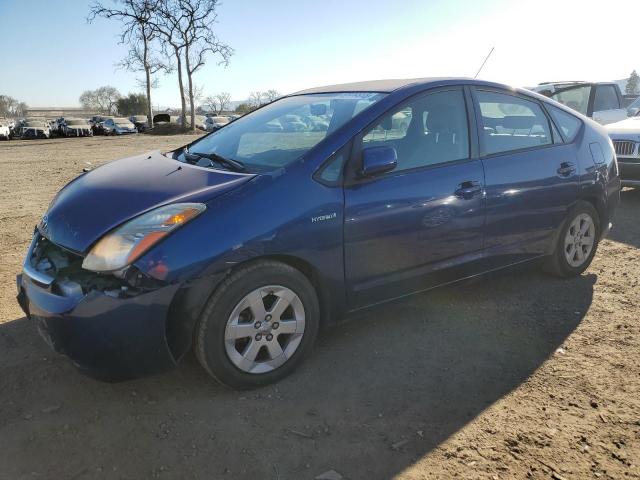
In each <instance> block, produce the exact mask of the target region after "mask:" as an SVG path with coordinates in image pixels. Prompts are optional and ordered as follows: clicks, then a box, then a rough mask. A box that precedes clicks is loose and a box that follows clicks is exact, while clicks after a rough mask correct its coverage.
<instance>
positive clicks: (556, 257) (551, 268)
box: [544, 201, 602, 278]
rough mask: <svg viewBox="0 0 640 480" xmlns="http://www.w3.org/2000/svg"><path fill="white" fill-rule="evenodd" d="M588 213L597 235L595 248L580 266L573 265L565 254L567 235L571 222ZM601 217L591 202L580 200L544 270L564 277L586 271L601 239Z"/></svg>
mask: <svg viewBox="0 0 640 480" xmlns="http://www.w3.org/2000/svg"><path fill="white" fill-rule="evenodd" d="M583 214H586V215H588V216H589V217H591V219H592V221H593V224H594V227H595V235H594V238H593V248H592V249H591V251H590V252H589V255H587V256H586V257H585V259H584V261H583V262H582V263H581V264H580V265H579V266H573V265H571V264H569V261H568V260H567V258H566V255H565V237H566V236H567V232H568V231H569V228H570V227H571V223H572V222H573V221H574V220H575V219H576V218H577V217H578V216H579V215H583ZM601 231H602V230H601V227H600V217H599V215H598V211H597V210H596V209H595V208H594V207H593V205H592V204H591V203H589V202H585V201H580V202H579V203H578V204H577V205H576V206H575V207H574V208H572V209H571V211H570V212H569V214H568V215H567V218H566V220H565V222H564V225H563V226H562V230H560V234H559V235H558V238H557V240H556V246H555V250H554V252H553V254H552V255H551V256H549V258H548V259H547V261H546V262H545V265H544V270H545V271H546V272H548V273H550V274H552V275H555V276H557V277H562V278H569V277H576V276H578V275H580V274H581V273H582V272H584V271H585V270H586V269H587V268H589V265H591V262H592V260H593V257H594V256H595V254H596V251H597V250H598V243H599V241H600V234H601Z"/></svg>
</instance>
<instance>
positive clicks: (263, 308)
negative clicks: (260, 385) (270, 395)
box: [224, 285, 305, 374]
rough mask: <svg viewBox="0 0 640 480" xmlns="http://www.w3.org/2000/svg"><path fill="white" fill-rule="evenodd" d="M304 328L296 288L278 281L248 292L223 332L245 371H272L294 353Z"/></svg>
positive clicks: (229, 352)
mask: <svg viewBox="0 0 640 480" xmlns="http://www.w3.org/2000/svg"><path fill="white" fill-rule="evenodd" d="M304 328H305V312H304V306H303V304H302V301H301V300H300V297H298V295H297V294H296V293H295V292H293V291H292V290H291V289H289V288H286V287H283V286H279V285H269V286H264V287H260V288H257V289H255V290H253V291H252V292H250V293H249V294H247V295H245V296H244V297H243V298H242V299H241V300H240V301H239V302H238V304H237V305H236V306H235V308H234V309H233V311H232V312H231V315H230V316H229V319H228V320H227V325H226V328H225V333H224V344H225V350H226V353H227V356H228V357H229V359H230V360H231V362H232V363H233V364H234V365H235V366H236V367H237V368H239V369H240V370H242V371H244V372H247V373H255V374H258V373H266V372H270V371H272V370H275V369H276V368H278V367H280V366H281V365H283V364H284V363H285V362H286V361H287V360H288V359H290V358H291V357H292V356H293V354H294V353H295V351H296V350H297V349H298V346H299V345H300V342H301V341H302V337H303V335H304Z"/></svg>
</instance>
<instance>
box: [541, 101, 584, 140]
mask: <svg viewBox="0 0 640 480" xmlns="http://www.w3.org/2000/svg"><path fill="white" fill-rule="evenodd" d="M547 110H548V112H549V115H551V118H552V119H553V121H554V123H555V124H556V125H557V127H558V128H559V129H560V131H561V132H562V138H563V139H564V141H565V142H567V143H571V142H573V140H574V139H575V138H576V135H577V134H578V132H579V131H580V126H581V125H582V122H581V121H580V120H579V119H577V118H576V117H574V116H573V115H571V114H570V113H567V112H564V111H562V110H560V109H559V108H556V107H553V106H547Z"/></svg>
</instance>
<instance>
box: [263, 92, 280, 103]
mask: <svg viewBox="0 0 640 480" xmlns="http://www.w3.org/2000/svg"><path fill="white" fill-rule="evenodd" d="M281 96H282V95H280V92H278V91H277V90H274V89H271V90H267V91H266V92H264V97H265V99H266V100H267V102H273V101H275V100H277V99H279V98H280V97H281Z"/></svg>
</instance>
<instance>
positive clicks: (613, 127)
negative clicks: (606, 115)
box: [604, 117, 640, 140]
mask: <svg viewBox="0 0 640 480" xmlns="http://www.w3.org/2000/svg"><path fill="white" fill-rule="evenodd" d="M604 128H605V129H606V130H607V132H608V133H609V134H613V135H627V136H629V135H631V136H632V137H633V139H635V140H640V117H630V118H627V119H626V120H622V121H620V122H616V123H610V124H608V125H605V126H604Z"/></svg>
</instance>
